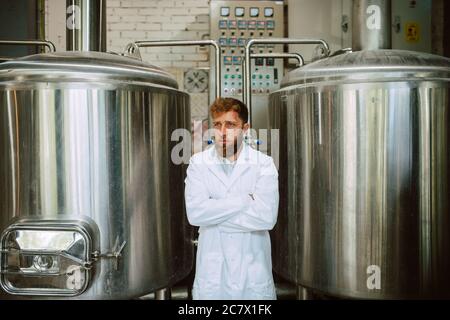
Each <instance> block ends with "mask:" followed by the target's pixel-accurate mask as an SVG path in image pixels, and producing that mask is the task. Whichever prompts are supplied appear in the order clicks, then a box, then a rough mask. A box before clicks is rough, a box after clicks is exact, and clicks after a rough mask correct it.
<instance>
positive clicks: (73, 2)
mask: <svg viewBox="0 0 450 320" xmlns="http://www.w3.org/2000/svg"><path fill="white" fill-rule="evenodd" d="M66 14H67V23H66V46H67V50H68V51H101V52H105V51H106V0H66Z"/></svg>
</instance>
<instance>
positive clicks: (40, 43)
mask: <svg viewBox="0 0 450 320" xmlns="http://www.w3.org/2000/svg"><path fill="white" fill-rule="evenodd" d="M0 45H19V46H21V45H23V46H30V45H34V46H44V47H47V48H48V49H49V51H50V52H55V51H56V47H55V45H54V44H53V42H50V41H48V40H0Z"/></svg>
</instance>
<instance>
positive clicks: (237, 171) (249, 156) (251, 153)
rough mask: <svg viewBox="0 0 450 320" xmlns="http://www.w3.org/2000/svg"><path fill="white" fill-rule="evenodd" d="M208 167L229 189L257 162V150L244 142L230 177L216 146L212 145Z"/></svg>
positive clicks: (208, 153)
mask: <svg viewBox="0 0 450 320" xmlns="http://www.w3.org/2000/svg"><path fill="white" fill-rule="evenodd" d="M206 155H207V167H208V169H209V170H210V171H211V172H212V173H213V174H214V175H215V176H216V177H217V178H218V179H219V180H220V181H221V182H222V183H223V184H224V185H225V186H226V188H227V190H228V189H229V188H231V186H232V185H233V183H234V182H235V181H236V180H237V179H238V178H239V177H240V176H241V175H242V174H243V173H244V172H245V171H246V170H248V169H249V167H250V166H251V164H252V163H253V162H255V163H256V162H257V160H258V158H257V151H256V150H254V149H253V148H252V147H250V146H248V145H247V143H245V142H244V143H243V146H242V150H241V153H240V154H239V157H238V159H237V160H236V165H235V166H234V169H233V172H232V173H231V176H230V177H228V176H227V175H226V174H225V172H223V168H222V166H221V164H222V163H221V160H220V159H219V156H218V155H217V151H216V149H215V147H214V146H211V147H210V148H209V149H208V150H207V153H206Z"/></svg>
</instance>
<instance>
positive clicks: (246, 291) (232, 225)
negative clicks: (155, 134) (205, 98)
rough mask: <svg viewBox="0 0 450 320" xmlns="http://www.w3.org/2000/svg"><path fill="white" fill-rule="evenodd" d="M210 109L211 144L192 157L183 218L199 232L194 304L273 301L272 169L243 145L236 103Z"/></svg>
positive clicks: (242, 118) (242, 113)
mask: <svg viewBox="0 0 450 320" xmlns="http://www.w3.org/2000/svg"><path fill="white" fill-rule="evenodd" d="M210 111H211V117H212V123H213V128H214V137H215V144H214V145H213V146H211V147H209V148H208V149H207V150H205V151H203V152H200V153H197V154H195V155H194V156H193V157H192V158H191V160H190V163H189V167H188V169H187V178H186V190H185V198H186V211H187V216H188V220H189V222H190V224H192V225H194V226H199V227H200V228H199V239H198V251H197V264H196V272H195V280H194V285H193V291H192V294H193V298H194V299H195V300H203V299H209V300H215V299H227V300H234V299H258V300H265V299H276V293H275V286H274V281H273V276H272V258H271V244H270V237H269V232H268V230H271V229H272V228H273V227H274V225H275V223H276V220H277V212H278V199H279V195H278V172H277V169H276V167H275V165H274V162H273V160H272V158H271V157H269V156H267V155H265V154H263V153H261V152H259V151H257V150H255V149H253V148H252V147H250V146H249V145H247V143H246V142H244V141H243V137H244V135H245V133H246V132H247V130H248V129H249V124H248V123H247V122H248V111H247V107H246V106H245V105H244V104H243V103H242V102H240V101H239V100H236V99H232V98H218V99H217V100H216V101H215V102H214V103H213V105H212V106H211V110H210Z"/></svg>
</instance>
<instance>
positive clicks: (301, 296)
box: [297, 286, 314, 300]
mask: <svg viewBox="0 0 450 320" xmlns="http://www.w3.org/2000/svg"><path fill="white" fill-rule="evenodd" d="M297 300H314V297H313V295H312V292H311V291H310V290H309V289H308V288H305V287H302V286H298V287H297Z"/></svg>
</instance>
